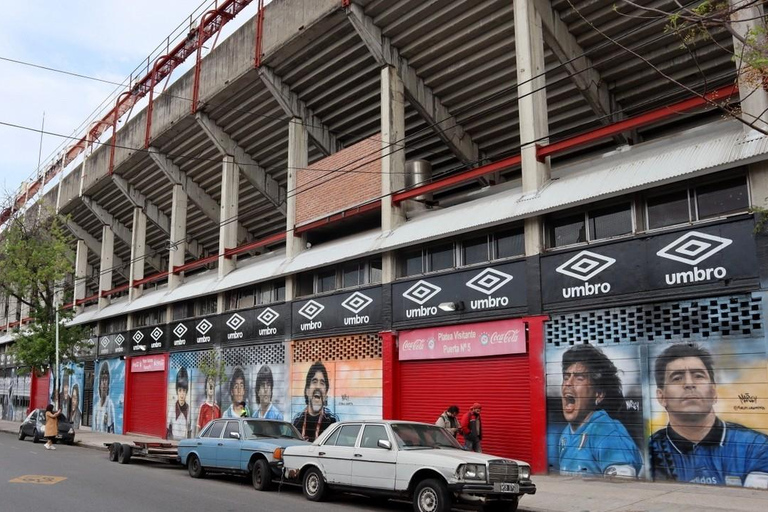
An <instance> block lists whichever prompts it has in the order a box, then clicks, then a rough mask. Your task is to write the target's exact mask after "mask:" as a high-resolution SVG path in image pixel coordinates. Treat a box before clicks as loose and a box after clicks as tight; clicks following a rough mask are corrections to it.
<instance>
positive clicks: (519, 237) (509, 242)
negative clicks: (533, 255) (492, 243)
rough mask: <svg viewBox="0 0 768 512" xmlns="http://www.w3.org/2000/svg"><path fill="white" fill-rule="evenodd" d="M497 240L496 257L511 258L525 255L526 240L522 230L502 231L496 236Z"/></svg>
mask: <svg viewBox="0 0 768 512" xmlns="http://www.w3.org/2000/svg"><path fill="white" fill-rule="evenodd" d="M494 237H495V239H496V257H497V258H511V257H512V256H522V255H524V254H525V239H524V237H523V230H522V229H514V230H511V231H502V232H500V233H496V234H495V235H494Z"/></svg>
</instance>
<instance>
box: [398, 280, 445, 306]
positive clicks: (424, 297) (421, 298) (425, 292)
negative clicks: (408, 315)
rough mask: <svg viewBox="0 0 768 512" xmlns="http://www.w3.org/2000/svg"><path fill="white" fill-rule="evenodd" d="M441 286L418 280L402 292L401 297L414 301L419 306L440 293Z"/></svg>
mask: <svg viewBox="0 0 768 512" xmlns="http://www.w3.org/2000/svg"><path fill="white" fill-rule="evenodd" d="M441 290H442V288H440V287H439V286H437V285H434V284H432V283H428V282H427V281H418V282H416V284H414V285H413V286H411V287H410V288H408V289H407V290H405V291H404V292H403V297H405V298H406V299H408V300H410V301H413V302H415V303H416V304H418V305H419V306H421V305H423V304H424V303H425V302H427V301H428V300H430V299H431V298H433V297H434V296H435V295H437V294H438V293H440V291H441Z"/></svg>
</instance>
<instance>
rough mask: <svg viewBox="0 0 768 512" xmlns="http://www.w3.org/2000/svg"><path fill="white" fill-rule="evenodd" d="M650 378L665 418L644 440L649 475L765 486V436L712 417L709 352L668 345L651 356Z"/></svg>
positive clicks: (767, 483)
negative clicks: (653, 356)
mask: <svg viewBox="0 0 768 512" xmlns="http://www.w3.org/2000/svg"><path fill="white" fill-rule="evenodd" d="M654 378H655V381H656V398H657V400H658V402H659V403H660V404H661V406H662V407H664V409H665V410H666V412H667V417H668V423H667V425H666V427H664V428H662V429H660V430H658V431H656V432H655V433H654V434H653V435H652V436H651V438H650V441H649V446H648V448H649V457H650V463H651V472H652V475H653V478H654V479H657V480H673V481H680V482H692V483H698V484H710V485H729V486H744V487H758V488H763V489H768V436H766V435H765V434H762V433H760V432H757V431H755V430H752V429H749V428H747V427H744V426H742V425H739V424H737V423H731V422H727V421H723V420H722V419H720V418H719V417H718V416H717V414H716V413H715V409H714V405H715V403H716V402H717V379H716V378H715V370H714V364H713V358H712V355H711V353H710V352H709V351H707V350H706V349H704V348H702V347H700V346H698V345H696V344H693V343H689V344H676V345H671V346H669V347H668V348H666V349H665V350H664V351H663V352H662V353H661V354H660V355H659V357H658V358H657V359H656V363H655V365H654Z"/></svg>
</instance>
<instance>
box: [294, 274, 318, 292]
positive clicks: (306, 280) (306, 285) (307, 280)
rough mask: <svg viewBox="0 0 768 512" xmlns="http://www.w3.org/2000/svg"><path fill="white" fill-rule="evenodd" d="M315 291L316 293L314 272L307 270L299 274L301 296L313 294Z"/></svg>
mask: <svg viewBox="0 0 768 512" xmlns="http://www.w3.org/2000/svg"><path fill="white" fill-rule="evenodd" d="M313 293H315V289H314V277H313V275H312V273H311V272H305V273H304V274H299V289H298V294H299V297H304V296H306V295H312V294H313Z"/></svg>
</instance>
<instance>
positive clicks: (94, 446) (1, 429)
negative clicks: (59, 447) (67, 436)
mask: <svg viewBox="0 0 768 512" xmlns="http://www.w3.org/2000/svg"><path fill="white" fill-rule="evenodd" d="M0 432H5V433H8V434H14V435H16V434H18V433H19V431H18V430H11V429H9V428H7V427H0ZM72 446H75V447H78V448H88V449H90V450H102V451H106V449H107V448H106V446H103V445H97V444H92V443H84V442H83V441H81V440H79V439H77V440H75V442H74V444H73V445H72Z"/></svg>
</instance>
